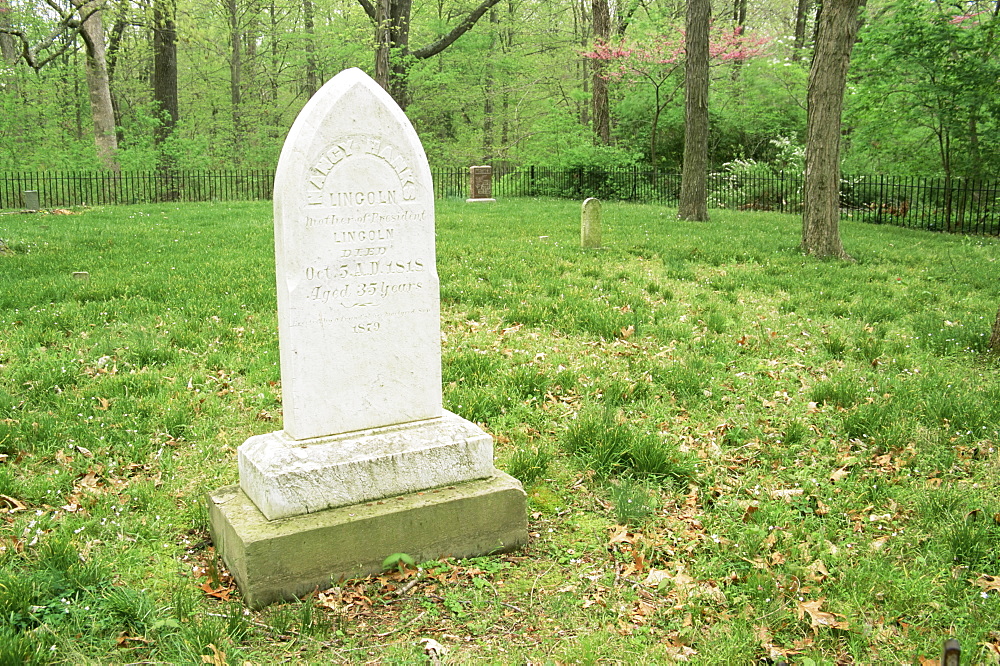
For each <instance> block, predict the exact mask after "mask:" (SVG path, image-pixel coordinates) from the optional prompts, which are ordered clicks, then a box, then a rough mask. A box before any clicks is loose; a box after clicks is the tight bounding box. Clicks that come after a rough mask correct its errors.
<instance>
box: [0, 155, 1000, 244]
mask: <svg viewBox="0 0 1000 666" xmlns="http://www.w3.org/2000/svg"><path fill="white" fill-rule="evenodd" d="M432 176H433V181H434V195H435V196H436V197H437V198H449V197H456V198H465V197H467V196H468V195H469V170H468V169H467V168H437V169H432ZM273 181H274V173H273V172H272V171H269V170H262V169H258V170H230V171H184V170H177V171H155V172H154V171H136V172H122V173H114V172H110V171H41V172H27V173H0V209H7V210H10V209H19V208H21V207H23V206H24V199H23V196H24V192H26V191H32V192H37V193H38V194H37V196H38V202H39V204H40V206H41V207H42V208H46V209H48V208H59V207H67V206H78V205H110V204H129V203H157V202H170V201H254V200H266V199H270V198H271V197H272V195H273ZM802 185H803V183H802V176H801V174H782V173H777V174H774V173H759V172H758V173H739V172H736V173H731V172H720V173H714V174H711V175H710V176H709V183H708V189H709V206H710V207H713V208H729V209H735V210H765V211H779V212H785V213H799V212H801V210H802ZM680 186H681V177H680V174H679V173H675V172H670V171H658V170H654V169H645V168H622V169H615V168H601V167H587V168H577V169H548V168H543V167H496V168H495V169H494V172H493V196H494V197H499V198H505V197H532V196H551V197H564V198H573V199H584V198H586V197H598V198H600V199H604V200H618V201H637V202H644V203H658V204H666V205H670V204H676V202H677V199H678V196H679V194H680ZM841 210H842V213H843V214H844V216H845V217H851V218H854V219H858V220H861V221H864V222H871V223H875V224H892V225H896V226H904V227H911V228H916V229H927V230H934V231H952V232H961V233H973V234H991V235H1000V181H997V180H971V179H962V178H917V177H892V176H844V177H843V178H842V179H841Z"/></svg>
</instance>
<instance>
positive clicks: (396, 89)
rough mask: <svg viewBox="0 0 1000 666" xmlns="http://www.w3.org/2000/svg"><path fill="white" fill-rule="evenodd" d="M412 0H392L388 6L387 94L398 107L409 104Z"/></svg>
mask: <svg viewBox="0 0 1000 666" xmlns="http://www.w3.org/2000/svg"><path fill="white" fill-rule="evenodd" d="M381 1H382V0H380V2H381ZM412 7H413V0H392V2H391V3H390V7H389V42H390V47H391V48H390V51H389V94H390V95H392V98H393V99H394V100H396V103H397V104H399V106H400V108H402V109H406V107H407V106H409V104H410V10H411V9H412Z"/></svg>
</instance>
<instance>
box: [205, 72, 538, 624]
mask: <svg viewBox="0 0 1000 666" xmlns="http://www.w3.org/2000/svg"><path fill="white" fill-rule="evenodd" d="M432 191H433V190H432V184H431V175H430V170H429V169H428V167H427V159H426V157H425V155H424V151H423V148H422V147H421V145H420V141H419V139H418V138H417V135H416V133H415V132H414V131H413V128H412V127H411V126H410V123H409V121H408V120H407V119H406V116H405V115H403V112H402V111H401V110H400V109H399V107H398V106H396V104H395V102H394V101H393V100H392V98H391V97H389V95H388V94H386V93H385V92H384V91H383V90H382V89H381V88H380V87H378V85H376V84H375V82H374V81H372V80H371V79H370V78H368V76H366V75H365V74H364V73H362V72H361V71H360V70H357V69H352V70H348V71H345V72H342V73H340V74H338V75H337V76H336V77H334V78H333V79H332V80H331V81H330V82H329V83H327V84H326V85H325V86H323V88H321V89H320V90H319V92H317V93H316V95H315V96H314V97H313V99H312V100H310V101H309V103H308V104H306V106H305V108H304V109H303V110H302V112H301V113H300V114H299V116H298V118H296V120H295V123H294V125H293V126H292V129H291V131H290V132H289V135H288V139H287V141H286V142H285V146H284V148H283V150H282V152H281V158H280V161H279V163H278V170H277V173H276V175H275V197H274V216H275V250H276V252H275V254H276V268H277V284H278V333H279V343H280V348H281V380H282V392H283V403H284V413H285V415H284V418H285V422H284V430H281V431H279V432H272V433H268V434H265V435H258V436H256V437H251V438H250V439H248V440H247V441H246V442H244V443H243V444H242V445H241V446H240V447H239V451H238V457H239V471H240V484H239V486H226V487H223V488H219V489H217V490H214V491H212V492H210V493H209V505H208V510H209V525H210V527H211V530H212V538H213V540H214V543H215V545H216V552H218V553H219V554H220V555H221V556H222V558H223V560H224V561H225V562H226V564H227V565H228V566H229V570H230V571H231V572H232V574H233V576H234V578H235V579H236V581H237V583H238V584H239V586H240V591H241V592H242V594H243V599H244V601H245V602H246V603H247V604H248V605H249V606H252V607H256V608H259V607H262V606H265V605H267V604H269V603H272V602H275V601H281V600H291V599H295V598H296V597H299V596H301V595H303V594H308V593H309V592H311V591H314V590H316V589H324V588H325V587H327V586H329V585H331V584H333V583H334V582H335V581H337V580H340V579H343V578H350V577H354V576H364V575H367V574H371V573H375V572H379V571H381V570H382V563H383V562H384V560H385V558H386V557H387V556H389V555H391V554H393V553H402V552H405V553H407V554H408V555H410V556H411V557H413V558H414V559H415V560H417V561H418V562H419V561H426V560H430V559H437V558H440V557H468V556H473V555H485V554H487V553H493V552H498V551H510V550H512V549H514V548H517V547H519V546H521V545H523V544H525V543H526V542H527V540H528V530H527V506H526V496H525V494H524V489H523V488H522V487H521V484H520V483H519V482H518V481H517V480H516V479H514V478H513V477H511V476H509V475H507V474H504V473H503V472H500V471H498V470H497V469H495V468H494V467H493V439H492V438H491V437H490V436H489V435H488V434H486V433H485V432H484V431H483V430H482V429H481V428H479V427H478V426H476V425H475V424H474V423H470V422H469V421H466V420H465V419H463V418H461V417H459V416H456V415H455V414H451V413H449V412H447V411H445V410H444V409H442V403H441V347H440V322H439V314H438V311H439V307H440V306H439V303H440V302H439V293H438V278H437V272H436V270H435V258H434V201H433V197H432Z"/></svg>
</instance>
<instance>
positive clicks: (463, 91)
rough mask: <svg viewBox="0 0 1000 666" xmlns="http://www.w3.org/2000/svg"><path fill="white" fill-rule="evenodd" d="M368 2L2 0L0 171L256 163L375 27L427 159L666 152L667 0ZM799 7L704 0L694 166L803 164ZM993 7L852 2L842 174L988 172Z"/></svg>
mask: <svg viewBox="0 0 1000 666" xmlns="http://www.w3.org/2000/svg"><path fill="white" fill-rule="evenodd" d="M375 2H376V4H378V5H384V6H385V10H386V11H388V12H389V14H390V17H389V18H387V19H386V21H385V22H383V25H385V24H386V22H389V23H391V24H392V28H393V29H392V30H390V31H378V30H376V21H375V20H374V19H376V18H379V15H378V13H377V11H378V9H379V7H378V6H375V5H373V4H372V3H371V2H369V0H214V1H213V0H92V1H91V2H82V1H81V0H0V47H2V53H3V59H2V63H0V171H4V170H6V171H13V170H41V169H93V168H102V167H103V168H112V169H126V170H139V169H141V170H147V169H149V170H151V169H157V168H163V167H173V168H186V169H200V168H204V169H213V168H232V167H246V168H272V167H273V165H274V164H275V162H276V161H277V156H278V153H279V151H280V148H281V144H282V142H283V140H284V136H285V134H286V132H287V130H288V128H289V127H290V125H291V123H292V121H293V120H294V118H295V115H296V114H297V113H298V111H299V109H300V108H301V107H302V106H303V105H304V104H305V101H306V100H307V99H308V97H309V96H310V95H311V94H312V92H314V91H315V90H316V88H317V87H318V86H319V85H321V84H322V82H324V81H326V80H327V79H329V78H330V77H331V76H333V75H334V74H336V73H337V72H338V71H340V70H342V69H344V68H347V67H361V68H362V69H364V70H366V71H368V72H369V73H373V72H376V70H377V65H376V60H377V57H376V56H377V54H378V53H379V52H380V51H379V49H378V48H377V47H378V44H377V42H378V41H379V40H383V39H385V40H389V41H391V44H390V45H391V50H389V56H390V59H391V63H392V64H391V67H390V68H391V76H392V77H393V87H392V88H391V89H392V92H393V94H394V96H396V98H397V101H400V102H401V104H402V105H404V106H405V108H406V112H407V115H408V116H409V117H410V119H411V120H412V122H413V123H414V125H415V127H416V129H417V131H418V133H419V134H420V136H421V139H422V141H423V142H424V146H425V148H426V150H427V153H428V157H429V159H430V162H431V164H432V165H433V166H456V165H469V164H477V163H492V164H494V165H504V164H511V165H525V164H531V165H537V166H549V167H576V166H586V165H593V164H601V165H604V166H632V165H644V166H656V167H662V168H676V169H679V168H680V165H681V159H682V154H683V142H684V91H683V76H684V67H683V55H684V54H683V42H684V35H683V27H684V13H685V9H686V3H685V2H684V1H683V0H617V1H615V0H611V1H610V2H609V0H546V1H540V0H486V1H480V0H471V1H469V0H412V1H411V0H391V2H390V1H389V0H382V2H381V3H380V2H378V0H375ZM816 12H817V3H816V2H815V0H731V1H730V2H721V1H719V0H716V2H715V3H713V24H712V25H713V27H712V55H713V58H712V66H711V86H710V99H709V109H710V134H709V160H710V168H711V169H712V170H716V171H719V170H729V171H744V172H771V171H780V170H801V168H802V156H803V147H802V144H803V143H804V134H805V125H806V104H805V98H806V81H807V75H808V69H809V62H810V59H811V46H812V41H813V38H814V30H815V22H816ZM407 15H408V17H409V20H408V22H404V21H403V20H402V19H405V18H406V16H407ZM998 27H1000V2H997V1H996V0H991V1H989V2H986V1H980V0H974V1H958V2H938V1H934V0H891V1H887V0H871V1H870V2H868V4H867V7H866V8H865V11H864V15H863V24H862V27H861V30H860V33H859V37H858V42H857V44H856V45H855V48H854V52H853V55H852V59H851V67H850V70H849V79H848V88H847V94H846V99H845V113H844V125H843V131H842V140H843V147H842V158H843V160H842V165H843V170H844V172H845V173H884V174H896V175H944V176H955V177H967V178H993V177H996V175H997V173H998V171H1000V132H998V131H997V130H998V120H1000V96H997V95H995V90H996V86H997V83H998V79H1000V55H998V53H997V51H998V37H997V28H998ZM390 33H391V34H390ZM456 33H457V34H456ZM442 44H443V46H442ZM102 61H103V62H102ZM102 76H104V77H106V84H105V83H102V82H101V77H102ZM102 87H106V90H107V92H106V94H105V98H104V99H103V101H102V98H101V95H102ZM605 88H606V95H607V102H606V103H605V102H604V101H603V97H602V96H603V95H604V94H605V93H604V92H603V91H604V89H605ZM102 104H103V105H104V106H103V109H104V110H103V111H102ZM604 113H607V121H604V120H602V115H603V114H604ZM605 122H606V125H605ZM95 138H96V141H95ZM109 146H110V147H109Z"/></svg>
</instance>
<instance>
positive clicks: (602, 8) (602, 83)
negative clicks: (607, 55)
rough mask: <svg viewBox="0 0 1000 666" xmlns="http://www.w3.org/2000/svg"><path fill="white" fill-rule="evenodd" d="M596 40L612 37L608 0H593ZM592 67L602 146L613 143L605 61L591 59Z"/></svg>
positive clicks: (596, 127) (596, 129) (597, 128)
mask: <svg viewBox="0 0 1000 666" xmlns="http://www.w3.org/2000/svg"><path fill="white" fill-rule="evenodd" d="M591 13H592V14H593V25H594V41H597V42H602V43H605V44H606V43H608V41H610V39H611V9H610V7H609V6H608V0H593V6H592V9H591ZM590 65H591V67H592V74H593V77H592V83H593V86H592V89H591V90H592V92H591V101H592V104H593V117H594V134H595V135H596V137H597V142H598V143H599V144H600V145H602V146H610V145H611V110H610V106H609V102H608V81H607V79H606V78H605V73H604V70H605V66H604V61H603V60H601V59H600V58H592V59H591V60H590Z"/></svg>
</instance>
